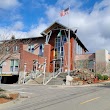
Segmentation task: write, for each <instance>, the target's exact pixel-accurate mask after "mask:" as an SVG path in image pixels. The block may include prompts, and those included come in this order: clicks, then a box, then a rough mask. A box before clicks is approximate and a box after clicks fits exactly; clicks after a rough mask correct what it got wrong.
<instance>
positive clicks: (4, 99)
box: [0, 93, 19, 104]
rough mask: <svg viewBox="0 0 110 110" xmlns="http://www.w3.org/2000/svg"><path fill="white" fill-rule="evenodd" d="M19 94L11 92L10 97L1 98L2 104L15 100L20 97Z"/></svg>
mask: <svg viewBox="0 0 110 110" xmlns="http://www.w3.org/2000/svg"><path fill="white" fill-rule="evenodd" d="M18 95H19V94H18V93H10V94H9V96H10V98H0V104H3V103H6V102H9V101H12V100H15V99H16V98H18Z"/></svg>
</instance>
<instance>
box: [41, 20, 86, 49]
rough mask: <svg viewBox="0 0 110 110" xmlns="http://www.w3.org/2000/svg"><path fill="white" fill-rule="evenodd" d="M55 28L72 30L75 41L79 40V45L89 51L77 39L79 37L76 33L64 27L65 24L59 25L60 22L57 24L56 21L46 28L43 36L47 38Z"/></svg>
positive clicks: (42, 33)
mask: <svg viewBox="0 0 110 110" xmlns="http://www.w3.org/2000/svg"><path fill="white" fill-rule="evenodd" d="M55 27H60V28H62V29H70V30H71V32H72V33H73V34H74V35H75V39H76V40H77V42H79V43H80V44H81V46H82V47H83V48H84V49H85V50H86V51H88V50H87V48H86V47H85V46H84V44H83V43H82V42H81V41H80V39H79V38H78V37H77V35H76V34H75V33H74V31H73V30H72V29H71V28H68V27H66V26H64V25H63V24H61V23H58V22H56V21H55V22H54V23H52V24H51V25H50V26H49V27H48V28H46V29H45V30H44V31H43V32H41V35H43V36H46V35H47V34H48V33H49V31H50V30H53V29H54V28H55Z"/></svg>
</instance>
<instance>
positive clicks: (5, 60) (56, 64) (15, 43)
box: [0, 22, 110, 83]
mask: <svg viewBox="0 0 110 110" xmlns="http://www.w3.org/2000/svg"><path fill="white" fill-rule="evenodd" d="M68 30H70V40H68V34H69V33H68ZM68 41H70V42H68ZM68 46H70V50H68ZM87 51H88V50H87V48H86V47H85V46H84V44H83V43H82V42H81V41H80V39H79V38H78V37H77V35H76V31H74V30H72V29H68V27H66V26H64V25H62V24H60V23H58V22H54V23H53V24H52V25H51V26H49V27H48V28H46V29H45V30H44V31H43V32H41V36H39V37H34V38H22V39H11V40H6V41H1V43H0V64H1V65H0V73H1V74H0V76H1V77H2V81H3V82H4V83H8V81H9V82H10V81H12V82H10V83H14V82H16V80H17V79H18V77H19V73H20V72H23V71H24V68H25V65H26V70H25V71H26V72H31V71H33V70H34V69H36V70H39V69H40V70H42V71H43V67H42V68H38V66H42V65H43V64H44V61H45V59H46V72H48V73H53V72H57V71H60V72H65V71H67V68H68V61H70V70H74V69H75V68H79V69H80V68H88V69H90V70H91V71H93V72H94V71H95V70H96V68H97V67H96V63H97V64H98V63H99V62H100V61H102V62H103V63H106V62H108V61H109V58H110V57H109V54H108V53H107V52H106V51H105V50H104V51H97V52H96V53H92V54H87V53H86V52H87ZM69 53H70V54H69ZM100 55H103V58H104V60H100ZM68 56H69V60H68ZM35 62H38V64H39V65H37V67H36V65H35V64H34V63H35ZM34 67H35V68H34ZM10 79H12V80H10ZM14 79H15V81H14Z"/></svg>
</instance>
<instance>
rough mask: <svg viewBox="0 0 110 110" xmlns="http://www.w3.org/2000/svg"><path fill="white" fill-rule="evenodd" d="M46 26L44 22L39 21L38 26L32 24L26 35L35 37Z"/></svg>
mask: <svg viewBox="0 0 110 110" xmlns="http://www.w3.org/2000/svg"><path fill="white" fill-rule="evenodd" d="M46 28H47V25H46V24H45V23H40V24H39V25H38V26H33V27H32V28H31V29H30V31H29V32H28V33H27V36H28V37H37V36H41V34H40V33H41V32H42V31H43V30H45V29H46Z"/></svg>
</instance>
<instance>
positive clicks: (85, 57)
mask: <svg viewBox="0 0 110 110" xmlns="http://www.w3.org/2000/svg"><path fill="white" fill-rule="evenodd" d="M91 59H95V54H94V53H92V54H84V55H76V56H75V60H91Z"/></svg>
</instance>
